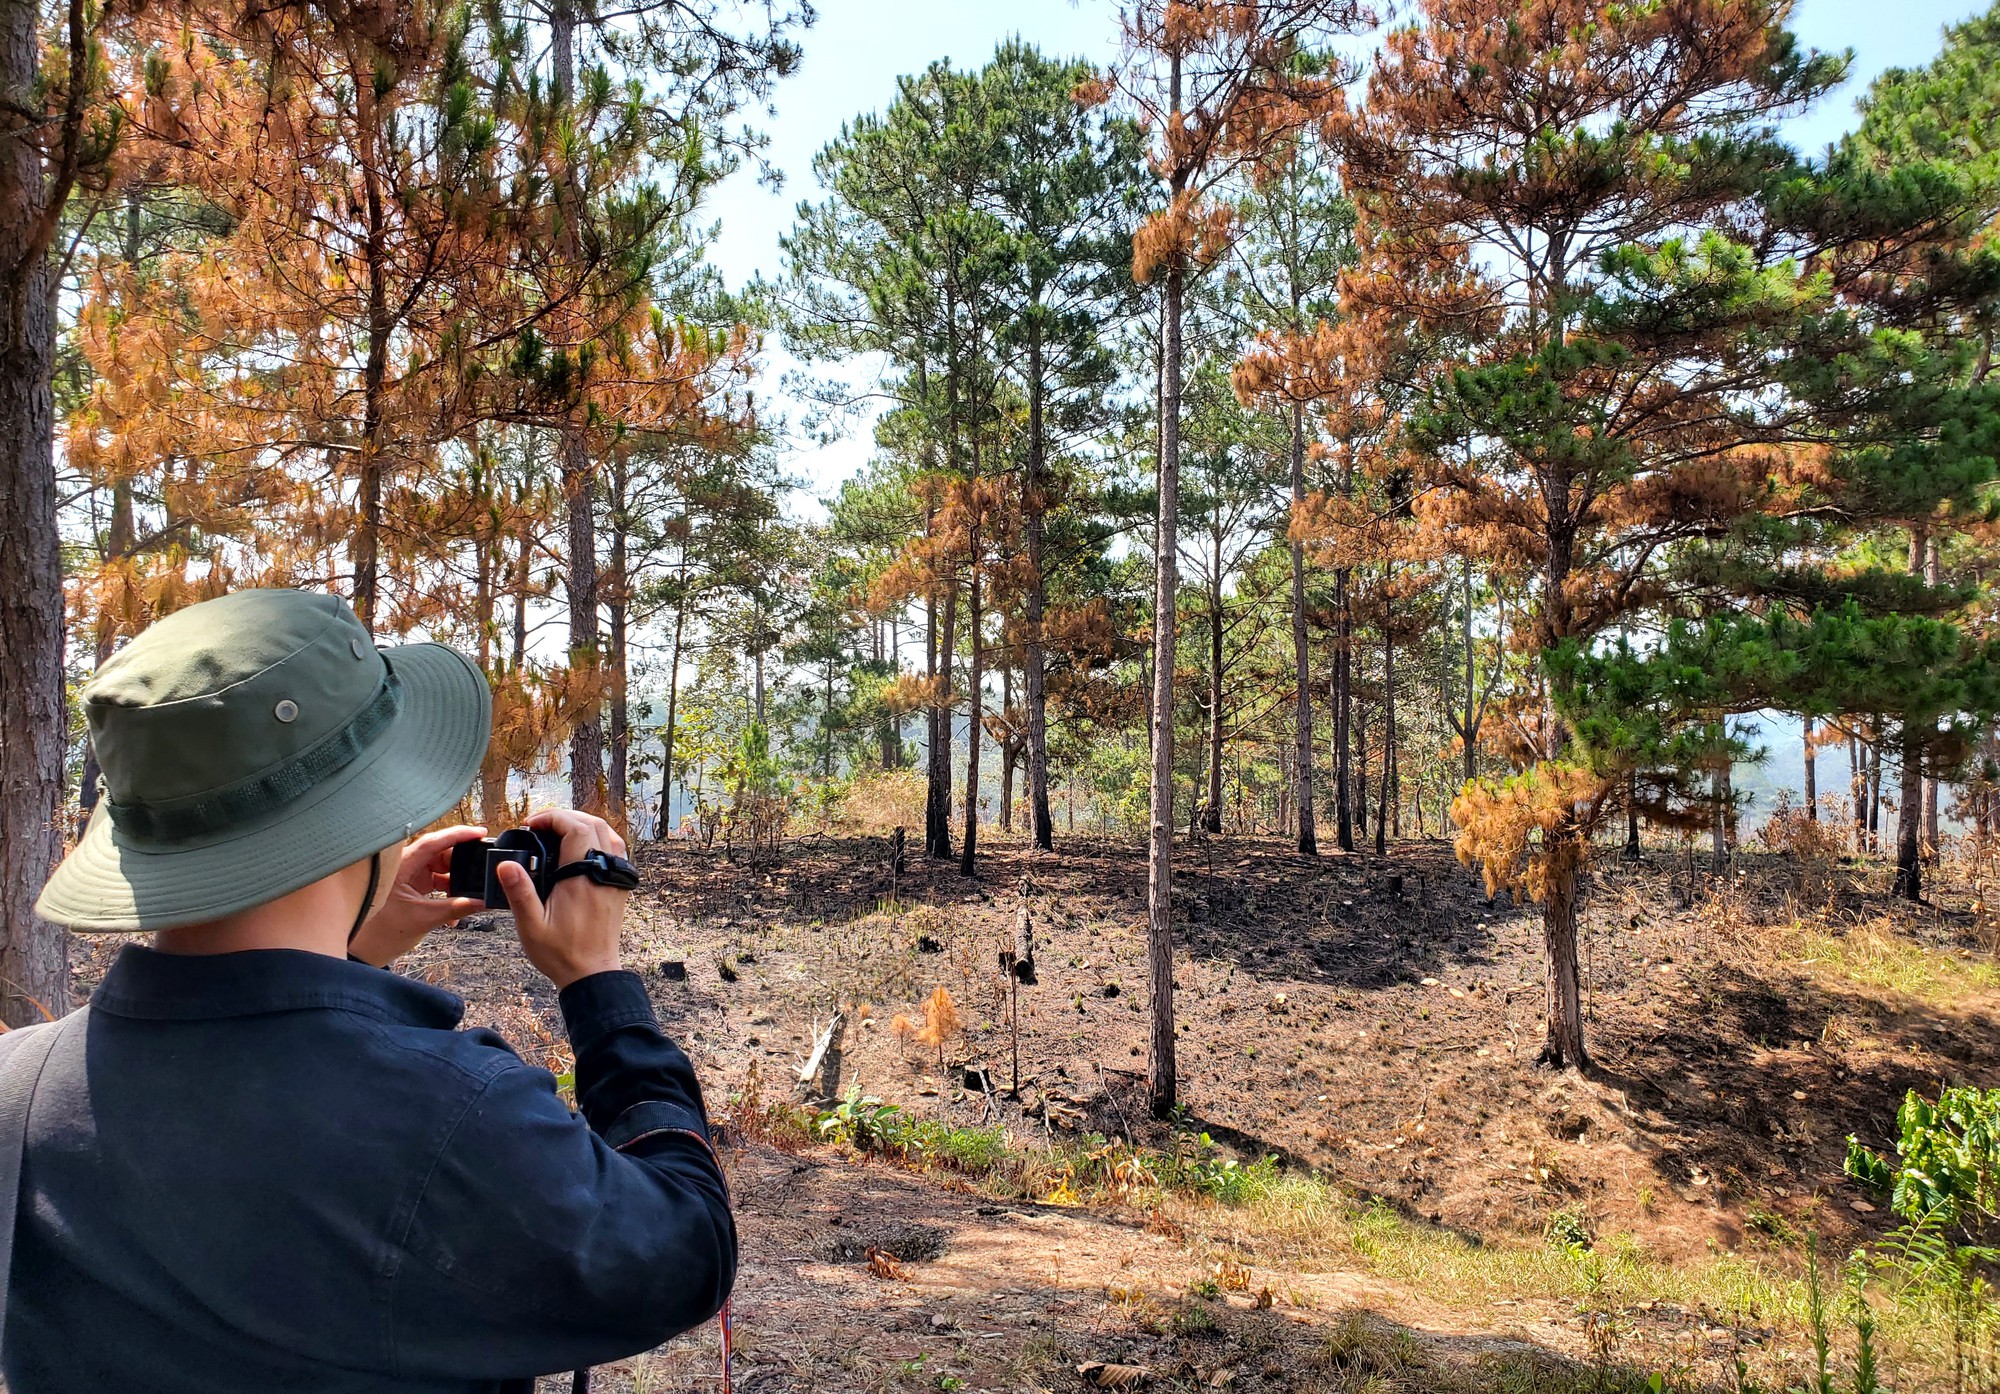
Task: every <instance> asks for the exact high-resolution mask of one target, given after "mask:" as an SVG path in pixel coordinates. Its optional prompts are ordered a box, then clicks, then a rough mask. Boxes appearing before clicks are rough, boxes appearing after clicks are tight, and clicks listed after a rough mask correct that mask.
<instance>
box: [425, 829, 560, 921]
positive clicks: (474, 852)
mask: <svg viewBox="0 0 2000 1394" xmlns="http://www.w3.org/2000/svg"><path fill="white" fill-rule="evenodd" d="M502 862H515V863H518V864H519V865H520V867H521V868H522V869H523V870H525V871H526V872H527V873H528V879H529V880H531V881H533V882H534V883H535V895H536V896H537V897H538V898H540V899H542V900H547V899H548V898H549V892H550V891H551V890H553V889H555V884H556V868H557V867H558V866H560V865H561V864H562V837H561V836H560V835H559V834H557V833H553V832H538V831H537V830H535V829H534V828H512V829H509V830H508V831H506V832H504V833H501V834H500V836H498V837H482V838H479V839H478V840H476V841H472V842H461V843H459V844H458V845H456V846H455V847H453V848H452V849H451V871H450V879H451V894H452V895H454V896H470V897H472V898H474V899H477V900H480V901H482V902H483V903H484V904H485V905H486V907H487V908H488V909H490V910H505V909H507V908H508V907H507V892H506V891H505V890H503V889H502V888H501V885H500V877H499V875H498V874H497V873H498V872H499V869H500V864H501V863H502Z"/></svg>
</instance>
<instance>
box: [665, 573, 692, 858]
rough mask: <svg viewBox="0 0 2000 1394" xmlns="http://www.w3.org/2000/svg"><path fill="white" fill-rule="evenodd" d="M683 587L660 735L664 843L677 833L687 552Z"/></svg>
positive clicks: (677, 601) (676, 612) (679, 593)
mask: <svg viewBox="0 0 2000 1394" xmlns="http://www.w3.org/2000/svg"><path fill="white" fill-rule="evenodd" d="M680 571H681V584H680V585H679V586H677V587H676V588H675V597H676V599H675V601H674V641H673V647H672V648H671V649H669V650H668V653H667V724H666V726H665V728H664V729H663V730H662V731H661V732H660V817H659V820H658V826H659V833H658V836H659V837H660V839H661V840H662V841H664V840H665V839H666V838H668V837H670V836H671V835H672V834H673V828H674V824H673V806H674V805H673V795H674V737H675V723H676V722H677V721H678V720H679V718H680V698H681V644H682V641H683V636H684V635H685V634H686V632H687V612H688V596H687V552H686V550H685V549H683V550H682V552H681V567H680Z"/></svg>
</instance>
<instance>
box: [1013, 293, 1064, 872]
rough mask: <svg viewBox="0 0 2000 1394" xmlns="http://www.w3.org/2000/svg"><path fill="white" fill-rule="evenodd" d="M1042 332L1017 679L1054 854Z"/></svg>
mask: <svg viewBox="0 0 2000 1394" xmlns="http://www.w3.org/2000/svg"><path fill="white" fill-rule="evenodd" d="M1045 391H1046V388H1045V387H1044V384H1043V382H1042V328H1041V321H1040V319H1039V318H1037V319H1036V320H1035V322H1034V324H1033V326H1032V327H1031V328H1030V330H1029V334H1028V488H1027V498H1026V500H1025V502H1026V507H1025V508H1024V509H1023V513H1024V515H1025V516H1024V518H1023V520H1022V533H1023V540H1024V542H1025V543H1026V546H1027V552H1028V592H1027V594H1026V595H1025V596H1024V597H1023V598H1022V611H1023V614H1022V618H1023V619H1024V620H1025V621H1026V624H1025V628H1026V630H1027V643H1026V649H1027V654H1026V657H1025V658H1024V659H1023V660H1022V664H1023V666H1022V673H1021V679H1022V684H1023V686H1024V688H1025V689H1026V690H1025V694H1024V700H1025V701H1026V703H1027V708H1028V711H1027V717H1028V801H1029V804H1030V806H1031V809H1032V812H1031V814H1030V819H1031V822H1032V824H1033V827H1034V834H1035V846H1036V847H1038V848H1040V849H1041V850H1042V851H1044V852H1052V851H1054V850H1055V845H1056V844H1055V820H1054V819H1053V818H1052V817H1050V815H1049V699H1048V667H1047V660H1046V658H1045V656H1044V654H1043V651H1042V619H1043V610H1044V607H1045V605H1046V603H1047V600H1046V597H1047V595H1048V579H1047V577H1046V576H1045V575H1044V574H1043V567H1044V561H1043V555H1042V552H1043V541H1044V538H1043V532H1044V522H1043V518H1044V515H1045V513H1046V512H1047V510H1048V503H1049V500H1048V489H1049V484H1048V441H1047V439H1046V435H1047V428H1046V425H1045V423H1044V422H1043V419H1042V411H1043V400H1042V399H1043V396H1044V393H1045Z"/></svg>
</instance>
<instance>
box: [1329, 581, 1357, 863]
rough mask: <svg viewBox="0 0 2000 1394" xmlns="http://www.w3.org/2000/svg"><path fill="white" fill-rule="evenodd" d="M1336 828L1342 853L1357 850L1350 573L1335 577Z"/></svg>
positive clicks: (1352, 627)
mask: <svg viewBox="0 0 2000 1394" xmlns="http://www.w3.org/2000/svg"><path fill="white" fill-rule="evenodd" d="M1333 604H1334V640H1333V827H1334V837H1335V840H1336V841H1337V842H1338V844H1339V846H1340V850H1341V851H1343V852H1352V851H1353V850H1354V798H1353V790H1352V787H1351V786H1352V783H1353V778H1354V771H1353V765H1352V761H1353V741H1354V731H1353V726H1354V609H1353V603H1352V600H1351V598H1350V597H1349V595H1348V572H1347V568H1346V567H1341V568H1339V569H1338V570H1336V571H1335V572H1334V573H1333Z"/></svg>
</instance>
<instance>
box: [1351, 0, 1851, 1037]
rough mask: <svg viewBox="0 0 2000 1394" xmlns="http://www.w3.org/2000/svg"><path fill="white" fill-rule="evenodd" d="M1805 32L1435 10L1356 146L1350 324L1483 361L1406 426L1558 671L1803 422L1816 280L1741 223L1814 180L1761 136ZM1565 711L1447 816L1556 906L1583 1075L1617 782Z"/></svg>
mask: <svg viewBox="0 0 2000 1394" xmlns="http://www.w3.org/2000/svg"><path fill="white" fill-rule="evenodd" d="M1784 16H1785V7H1784V6H1783V5H1782V4H1778V3H1766V0H1687V3H1679V4H1668V5H1662V6H1652V7H1646V8H1643V9H1632V8H1629V7H1624V6H1618V5H1610V4H1602V3H1595V0H1575V2H1574V3H1556V4H1551V5H1547V6H1543V7H1540V8H1538V9H1536V10H1534V11H1532V12H1529V13H1522V12H1519V11H1518V10H1516V9H1514V8H1511V7H1507V6H1500V5H1496V4H1494V3H1492V0H1430V2H1429V3H1427V4H1426V5H1425V6H1424V7H1423V11H1422V17H1421V20H1420V22H1419V23H1417V24H1415V25H1412V26H1411V27H1409V28H1406V29H1403V30H1399V31H1397V32H1395V33H1394V34H1392V35H1391V36H1390V37H1389V39H1388V40H1387V42H1386V43H1385V45H1384V49H1383V53H1382V55H1381V59H1380V61H1379V62H1378V63H1377V65H1376V67H1375V69H1374V71H1373V73H1372V74H1371V77H1370V80H1369V85H1368V95H1367V103H1366V106H1365V108H1364V109H1363V110H1361V111H1360V112H1358V113H1356V114H1355V115H1354V116H1353V117H1352V118H1351V119H1350V120H1347V121H1345V122H1344V123H1343V124H1342V129H1341V132H1340V134H1341V140H1342V144H1343V147H1344V151H1345V173H1346V179H1347V184H1348V188H1349V190H1350V191H1351V192H1352V194H1353V196H1354V197H1355V200H1356V202H1357V204H1358V205H1359V207H1360V209H1361V216H1362V230H1363V265H1362V269H1361V270H1360V272H1359V273H1358V274H1356V275H1354V276H1351V277H1349V278H1348V280H1347V282H1346V285H1345V288H1344V295H1343V300H1344V302H1345V303H1346V304H1347V305H1348V306H1349V307H1350V308H1352V309H1354V310H1356V311H1357V312H1358V313H1359V314H1360V315H1361V316H1362V317H1363V318H1364V319H1366V320H1368V321H1370V322H1371V323H1372V324H1373V325H1374V327H1375V328H1376V330H1377V332H1378V333H1379V334H1380V335H1381V336H1382V337H1383V339H1384V340H1385V341H1393V340H1394V338H1395V337H1396V336H1397V335H1398V334H1400V333H1403V332H1405V330H1404V328H1403V326H1405V325H1408V324H1412V323H1413V324H1415V325H1416V326H1418V327H1419V328H1420V329H1422V330H1425V331H1430V332H1443V331H1445V330H1448V329H1454V328H1455V329H1457V330H1458V331H1459V332H1461V333H1464V332H1467V331H1471V332H1473V333H1475V334H1476V337H1477V340H1478V346H1477V348H1476V351H1475V352H1473V353H1471V354H1468V355H1466V356H1465V357H1463V358H1460V359H1458V360H1457V361H1454V362H1447V363H1446V364H1445V365H1443V368H1444V370H1443V371H1442V372H1441V373H1439V374H1438V375H1437V376H1436V377H1435V378H1434V379H1433V380H1432V381H1431V383H1430V385H1429V388H1428V390H1427V392H1426V398H1427V400H1426V401H1425V403H1424V404H1423V406H1422V407H1421V409H1420V410H1418V411H1416V412H1413V413H1412V419H1411V421H1410V423H1409V426H1410V430H1409V433H1408V437H1407V438H1408V441H1409V444H1410V446H1411V447H1412V448H1413V451H1414V454H1415V456H1416V457H1417V458H1418V459H1419V460H1421V462H1422V466H1423V468H1424V469H1425V471H1426V482H1427V483H1428V484H1430V485H1433V486H1435V487H1433V488H1431V489H1429V490H1427V491H1426V494H1425V503H1424V506H1423V513H1424V516H1425V520H1426V524H1427V526H1430V527H1433V528H1436V529H1438V530H1440V531H1441V533H1442V534H1443V535H1444V536H1446V537H1448V538H1450V539H1452V545H1454V546H1455V547H1457V548H1458V549H1460V550H1463V551H1465V552H1467V553H1469V554H1471V555H1473V556H1474V557H1475V558H1477V559H1478V560H1480V561H1482V562H1483V563H1485V564H1487V565H1490V566H1493V567H1496V568H1498V569H1500V570H1503V571H1505V572H1508V573H1510V574H1513V575H1516V576H1519V577H1521V578H1523V579H1524V580H1525V581H1527V583H1528V596H1527V606H1526V614H1525V616H1524V618H1525V619H1526V621H1527V626H1528V629H1529V633H1528V634H1527V635H1526V636H1524V637H1526V638H1527V639H1528V640H1529V642H1531V643H1532V644H1533V645H1535V647H1537V648H1539V649H1543V650H1551V649H1555V648H1558V647H1560V646H1562V645H1565V644H1573V643H1578V642H1581V641H1586V640H1588V639H1589V638H1590V637H1591V636H1593V635H1596V634H1599V633H1601V632H1603V631H1604V630H1605V629H1606V628H1607V627H1609V626H1613V625H1615V624H1617V623H1618V622H1619V621H1620V619H1621V617H1623V616H1625V615H1628V614H1630V613H1631V612H1632V610H1633V609H1634V607H1635V606H1637V605H1639V604H1641V603H1643V601H1644V598H1645V596H1646V593H1647V592H1646V587H1645V582H1646V578H1647V575H1648V573H1649V572H1650V570H1651V569H1652V567H1653V566H1654V565H1655V559H1656V558H1657V557H1658V556H1659V553H1660V551H1661V549H1662V548H1665V547H1667V546H1669V545H1670V544H1671V543H1672V542H1673V541H1674V540H1675V539H1676V538H1680V537H1687V536H1691V535H1694V534H1695V533H1697V532H1699V531H1702V530H1704V529H1707V528H1711V527H1714V526H1716V525H1718V524H1726V523H1727V522H1728V521H1729V520H1730V519H1732V518H1734V517H1735V516H1737V515H1738V514H1740V513H1742V512H1743V511H1745V510H1746V509H1747V508H1748V507H1749V506H1750V504H1751V501H1752V500H1753V499H1754V498H1755V497H1756V495H1757V493H1758V492H1759V490H1760V489H1761V487H1762V470H1761V468H1760V465H1761V464H1762V458H1761V457H1760V456H1759V455H1758V454H1757V452H1755V451H1754V450H1750V449H1746V448H1745V446H1746V442H1754V441H1756V440H1757V439H1759V438H1760V437H1763V438H1766V439H1769V438H1775V437H1777V436H1779V435H1781V434H1782V433H1783V430H1784V428H1785V427H1786V426H1787V425H1788V424H1789V423H1788V422H1785V421H1778V420H1772V419H1769V418H1768V417H1765V416H1760V415H1759V411H1758V402H1759V400H1760V399H1759V397H1758V389H1759V387H1760V386H1761V385H1762V384H1764V383H1765V382H1767V381H1768V376H1767V375H1768V372H1769V368H1768V366H1767V365H1768V364H1769V362H1770V360H1771V357H1772V355H1771V354H1770V353H1769V352H1768V351H1767V350H1768V347H1769V345H1770V343H1771V341H1772V338H1773V337H1774V336H1775V335H1776V334H1777V332H1778V331H1779V330H1780V329H1781V327H1782V326H1783V325H1785V324H1787V323H1789V322H1791V321H1792V320H1794V319H1795V318H1796V317H1797V316H1798V315H1799V314H1801V313H1802V312H1803V310H1804V309H1805V308H1807V307H1808V306H1810V305H1811V304H1813V303H1815V299H1816V297H1818V296H1821V295H1822V294H1823V287H1822V286H1821V284H1820V283H1818V282H1816V281H1814V280H1813V278H1812V277H1810V276H1808V275H1806V274H1805V273H1803V272H1802V271H1800V270H1799V269H1797V268H1796V267H1794V266H1792V265H1791V264H1789V263H1785V262H1783V261H1778V260H1774V259H1772V257H1771V256H1770V254H1769V253H1768V251H1767V250H1766V248H1767V247H1768V243H1759V242H1758V240H1757V239H1756V237H1755V235H1754V227H1749V226H1746V224H1748V223H1749V222H1750V220H1751V219H1753V218H1754V216H1755V210H1756V202H1755V200H1756V198H1757V196H1758V195H1759V194H1760V193H1761V192H1762V191H1763V190H1765V189H1766V188H1767V187H1768V186H1769V185H1770V184H1771V183H1773V182H1774V181H1776V180H1778V179H1780V178H1782V177H1783V176H1785V175H1786V174H1787V173H1788V172H1789V171H1791V170H1792V169H1793V168H1794V164H1795V161H1794V158H1793V156H1792V154H1791V152H1790V151H1789V150H1788V149H1786V148H1785V147H1784V146H1783V145H1782V144H1781V143H1780V142H1778V141H1777V140H1776V139H1775V137H1774V136H1772V135H1771V133H1770V131H1769V127H1768V124H1767V123H1768V122H1769V121H1770V120H1771V119H1772V118H1774V117H1776V116H1778V115H1781V114H1783V113H1785V112H1788V111H1791V110H1795V109H1797V108H1798V107H1799V106H1800V105H1801V104H1803V103H1805V102H1807V101H1809V100H1810V99H1811V98H1812V97H1813V96H1815V95H1816V94H1817V93H1819V92H1821V91H1823V90H1825V88H1826V87H1828V86H1829V85H1830V84H1831V83H1832V82H1833V81H1835V80H1836V79H1837V78H1838V75H1839V70H1840V64H1839V63H1838V62H1837V61H1834V60H1830V59H1825V58H1820V57H1817V56H1815V55H1810V54H1804V53H1801V52H1800V51H1799V50H1798V48H1797V46H1796V45H1795V43H1794V42H1793V40H1792V38H1791V36H1790V35H1789V34H1788V33H1787V32H1786V31H1785V29H1784V28H1783V20H1784ZM1746 209H1747V210H1748V216H1747V217H1746ZM1475 249H1476V250H1475ZM1382 357H1383V360H1384V361H1389V359H1390V355H1388V354H1386V353H1385V354H1384V355H1382ZM1776 410H1778V411H1782V408H1778V409H1776ZM1473 450H1478V451H1480V452H1484V453H1485V455H1486V458H1477V457H1476V456H1475V455H1474V454H1472V453H1471V452H1472V451H1473ZM1557 695H1558V696H1560V694H1559V693H1558V694H1557ZM1561 708H1562V703H1561V701H1556V702H1554V703H1553V704H1552V705H1551V707H1550V709H1548V710H1547V711H1545V712H1544V713H1543V714H1542V715H1541V717H1540V719H1539V720H1538V721H1537V722H1535V724H1534V727H1533V728H1532V729H1534V730H1535V731H1536V741H1535V749H1534V750H1533V752H1532V763H1531V764H1530V765H1529V766H1528V768H1527V769H1525V770H1524V771H1523V773H1522V774H1520V775H1518V776H1516V777H1515V778H1513V779H1511V780H1507V781H1504V782H1494V783H1481V782H1478V781H1475V782H1473V783H1472V784H1469V785H1468V786H1467V787H1466V789H1465V791H1464V793H1463V794H1462V795H1461V796H1460V798H1459V800H1458V802H1457V803H1456V804H1455V805H1454V807H1453V817H1454V819H1456V820H1457V821H1458V823H1459V825H1460V829H1461V832H1460V839H1459V851H1460V855H1461V856H1462V857H1464V858H1466V859H1467V860H1469V861H1476V862H1479V863H1480V864H1482V865H1483V866H1484V868H1485V871H1486V875H1487V877H1488V880H1489V882H1491V883H1496V884H1499V883H1504V884H1512V885H1516V886H1519V887H1521V888H1523V889H1525V890H1526V891H1527V892H1528V893H1529V894H1530V895H1531V896H1533V897H1534V898H1536V899H1537V900H1539V901H1541V902H1542V906H1543V928H1544V949H1545V953H1546V959H1547V971H1548V979H1547V997H1546V1017H1547V1035H1546V1040H1545V1043H1544V1045H1543V1048H1542V1058H1543V1059H1544V1060H1546V1061H1547V1062H1549V1063H1551V1064H1554V1065H1558V1066H1564V1065H1573V1066H1581V1065H1583V1064H1585V1063H1587V1061H1588V1056H1587V1054H1586V1052H1585V1048H1584V1041H1583V1021H1582V1015H1581V997H1580V993H1579V988H1578V968H1577V946H1576V896H1577V884H1578V876H1579V874H1580V872H1581V870H1582V866H1583V862H1584V858H1585V853H1586V851H1587V848H1588V845H1589V836H1590V832H1591V829H1592V827H1593V826H1594V824H1595V822H1596V820H1598V819H1599V818H1601V817H1604V816H1606V815H1607V814H1609V813H1610V812H1612V811H1613V810H1615V808H1616V806H1617V804H1616V791H1617V790H1620V789H1622V788H1623V787H1624V785H1625V781H1624V780H1623V779H1622V778H1621V777H1619V775H1618V773H1617V772H1616V771H1614V770H1608V769H1606V768H1604V767H1603V766H1602V765H1601V764H1599V763H1598V762H1597V761H1595V760H1594V759H1593V758H1590V757H1589V756H1588V755H1587V754H1586V755H1579V754H1578V753H1577V752H1575V751H1572V749H1571V741H1570V728H1569V724H1568V723H1567V722H1566V720H1565V719H1564V718H1563V716H1562V711H1561Z"/></svg>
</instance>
